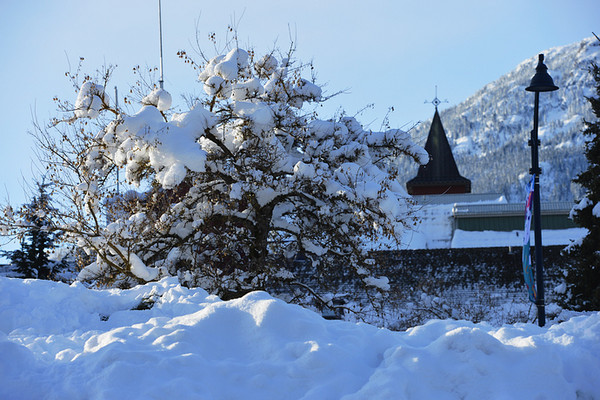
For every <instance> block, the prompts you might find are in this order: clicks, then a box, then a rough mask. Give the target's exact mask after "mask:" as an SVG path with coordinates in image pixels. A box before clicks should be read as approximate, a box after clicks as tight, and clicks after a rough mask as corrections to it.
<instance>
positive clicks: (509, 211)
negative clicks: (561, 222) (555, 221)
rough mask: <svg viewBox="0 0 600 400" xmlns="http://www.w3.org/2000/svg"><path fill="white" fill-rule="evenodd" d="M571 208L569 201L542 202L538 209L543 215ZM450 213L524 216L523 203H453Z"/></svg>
mask: <svg viewBox="0 0 600 400" xmlns="http://www.w3.org/2000/svg"><path fill="white" fill-rule="evenodd" d="M571 208H573V202H570V201H555V202H543V203H541V204H540V211H541V212H542V214H544V215H569V213H570V211H571ZM452 215H453V216H454V217H455V218H475V217H481V216H485V217H496V216H497V217H503V216H512V215H517V216H524V215H525V203H506V204H455V205H454V207H453V209H452Z"/></svg>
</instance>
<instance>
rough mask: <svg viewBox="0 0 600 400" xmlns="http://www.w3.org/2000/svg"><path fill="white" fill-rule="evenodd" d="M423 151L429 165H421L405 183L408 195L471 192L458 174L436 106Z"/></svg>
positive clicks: (467, 183)
mask: <svg viewBox="0 0 600 400" xmlns="http://www.w3.org/2000/svg"><path fill="white" fill-rule="evenodd" d="M425 150H427V152H428V153H429V163H427V164H426V165H421V166H420V167H419V172H418V173H417V176H416V177H415V178H413V179H411V180H410V181H408V182H407V183H406V187H407V189H408V193H410V194H417V195H419V194H444V193H470V192H471V181H470V180H469V179H467V178H464V177H463V176H461V175H460V173H459V172H458V167H457V166H456V161H454V156H453V155H452V149H451V148H450V144H449V143H448V138H447V137H446V132H445V131H444V127H443V125H442V120H441V119H440V114H439V113H438V110H437V105H436V108H435V114H434V115H433V121H432V122H431V128H430V129H429V136H428V137H427V142H426V143H425Z"/></svg>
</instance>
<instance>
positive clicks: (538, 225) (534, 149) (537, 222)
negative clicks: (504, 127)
mask: <svg viewBox="0 0 600 400" xmlns="http://www.w3.org/2000/svg"><path fill="white" fill-rule="evenodd" d="M539 108H540V93H539V92H535V104H534V111H533V130H532V131H531V142H530V143H529V144H530V146H531V166H532V168H531V173H532V174H535V177H534V182H533V223H534V226H535V272H536V286H537V298H536V303H535V304H536V306H537V311H538V325H539V326H544V325H546V309H545V304H544V256H543V251H542V213H541V210H540V174H541V173H542V170H541V169H540V164H539V155H538V146H539V145H540V141H539V139H538V113H539Z"/></svg>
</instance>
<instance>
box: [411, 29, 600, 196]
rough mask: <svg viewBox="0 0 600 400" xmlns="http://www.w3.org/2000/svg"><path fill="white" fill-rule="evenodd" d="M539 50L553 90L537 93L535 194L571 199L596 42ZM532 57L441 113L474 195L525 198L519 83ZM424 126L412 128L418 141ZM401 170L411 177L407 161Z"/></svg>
mask: <svg viewBox="0 0 600 400" xmlns="http://www.w3.org/2000/svg"><path fill="white" fill-rule="evenodd" d="M543 54H545V64H546V65H547V66H548V72H549V73H550V75H551V76H552V78H553V79H554V83H555V84H556V85H557V86H558V87H559V90H558V91H555V92H548V93H541V94H540V109H539V118H540V119H539V124H540V125H539V138H540V141H541V147H540V164H541V167H542V175H541V181H540V185H541V195H542V200H545V201H560V200H567V201H570V200H573V199H578V198H580V197H581V195H582V191H581V188H579V187H578V186H576V185H574V184H572V183H571V180H572V179H573V178H574V177H575V176H576V175H577V174H578V173H579V172H581V171H582V170H583V169H585V167H586V159H585V156H584V154H583V148H584V137H583V135H582V133H581V132H582V131H583V129H584V120H585V119H587V120H593V118H594V115H593V113H592V110H591V107H590V106H589V103H588V101H587V99H586V96H591V95H593V88H594V83H593V79H592V77H591V75H590V74H589V71H588V69H589V67H590V63H591V62H592V61H596V62H600V42H598V40H597V39H596V38H587V39H584V40H582V41H580V42H577V43H574V44H571V45H567V46H562V47H555V48H552V49H549V50H546V51H544V52H543ZM537 59H538V55H537V54H535V55H533V56H532V57H531V58H530V59H527V60H525V61H523V62H522V63H521V64H519V65H517V67H516V68H515V69H514V70H513V71H511V72H509V73H507V74H506V75H504V76H502V77H500V78H499V79H498V80H496V81H494V82H492V83H489V84H487V85H485V86H484V87H483V88H481V89H480V90H479V91H477V92H476V93H475V94H474V95H472V96H471V97H469V98H468V99H466V100H465V101H464V102H462V103H460V104H458V105H456V106H454V107H450V108H448V109H445V110H443V111H440V116H441V119H442V123H443V125H444V128H445V130H446V134H447V136H448V141H449V142H450V146H451V147H452V149H453V153H454V157H455V160H456V163H457V165H458V168H459V170H460V173H461V175H463V176H465V177H467V178H469V179H471V181H472V190H473V193H487V192H495V193H503V194H504V195H505V196H506V198H507V199H509V201H515V202H516V201H523V199H524V196H525V195H524V193H525V185H526V183H527V181H528V180H529V176H530V175H529V169H530V167H531V148H530V147H529V145H528V140H529V137H530V132H531V129H532V128H533V103H534V95H533V93H530V92H527V91H525V87H527V86H528V85H529V82H530V80H531V78H532V76H533V75H534V73H535V67H536V65H537ZM432 114H433V113H432ZM430 125H431V121H429V122H427V123H422V124H420V125H419V126H418V127H417V128H416V129H415V130H414V132H413V136H415V137H417V138H421V140H422V141H423V143H422V144H423V145H424V142H425V140H426V138H427V134H428V132H429V127H430ZM404 167H405V168H404V170H405V171H406V173H405V175H404V179H405V181H408V180H409V179H411V178H413V177H414V176H416V173H417V168H416V167H414V166H411V165H409V164H408V163H407V164H406V165H404Z"/></svg>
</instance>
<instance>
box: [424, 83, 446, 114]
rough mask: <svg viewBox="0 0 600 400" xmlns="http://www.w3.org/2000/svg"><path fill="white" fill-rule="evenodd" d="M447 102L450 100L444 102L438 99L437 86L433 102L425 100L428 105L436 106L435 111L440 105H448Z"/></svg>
mask: <svg viewBox="0 0 600 400" xmlns="http://www.w3.org/2000/svg"><path fill="white" fill-rule="evenodd" d="M447 102H448V100H443V101H442V100H440V99H438V97H437V85H435V98H434V99H433V100H431V101H427V100H425V104H427V103H431V104H433V105H434V106H435V109H436V110H437V108H438V106H439V105H440V104H442V103H447Z"/></svg>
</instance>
